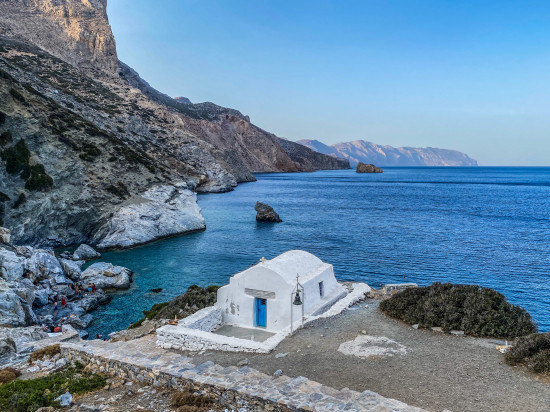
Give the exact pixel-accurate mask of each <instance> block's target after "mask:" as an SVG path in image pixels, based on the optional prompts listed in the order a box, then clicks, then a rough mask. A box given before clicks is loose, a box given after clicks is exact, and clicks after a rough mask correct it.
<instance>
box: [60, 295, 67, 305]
mask: <svg viewBox="0 0 550 412" xmlns="http://www.w3.org/2000/svg"><path fill="white" fill-rule="evenodd" d="M61 306H62V307H65V306H67V299H65V296H62V297H61Z"/></svg>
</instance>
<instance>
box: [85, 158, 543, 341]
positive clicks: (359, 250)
mask: <svg viewBox="0 0 550 412" xmlns="http://www.w3.org/2000/svg"><path fill="white" fill-rule="evenodd" d="M257 177H258V181H257V182H253V183H246V184H242V185H239V187H237V189H236V190H235V191H233V192H230V193H224V194H212V195H200V196H199V205H200V206H201V207H202V209H203V215H204V217H205V219H206V223H207V230H206V231H204V232H200V233H194V234H190V235H185V236H180V237H176V238H171V239H166V240H162V241H158V242H154V243H152V244H149V245H146V246H142V247H139V248H135V249H131V250H126V251H118V252H117V251H115V252H108V253H105V254H104V255H103V258H102V260H103V261H108V262H112V263H114V264H118V265H122V266H126V267H129V268H130V269H132V270H133V271H134V272H135V277H134V284H133V285H132V287H131V288H130V289H129V290H127V291H123V292H118V293H117V294H116V295H115V296H114V299H113V301H112V302H111V303H110V304H109V305H107V306H104V307H102V308H100V309H98V310H97V311H96V312H95V313H94V317H95V320H94V322H93V323H92V325H91V326H90V328H89V329H88V330H89V332H90V335H91V336H95V334H96V333H100V334H106V333H109V332H112V331H114V330H119V329H122V328H125V327H127V326H128V325H129V324H130V323H131V322H134V321H136V320H138V319H139V318H141V316H142V312H141V311H142V310H144V309H148V308H149V307H150V306H151V305H152V304H153V303H157V302H162V301H166V300H169V299H170V298H172V297H174V296H176V295H178V294H181V293H183V292H184V291H185V290H186V288H187V287H188V286H190V285H191V284H193V283H196V284H198V285H202V286H206V285H210V284H219V285H221V284H225V283H227V281H228V279H229V277H230V276H231V275H232V274H234V273H236V272H238V271H240V270H242V269H245V268H246V267H248V266H250V265H252V264H254V263H256V262H257V261H258V260H259V259H260V258H261V257H262V256H265V257H266V258H272V257H274V256H276V255H278V254H279V253H282V252H284V251H286V250H289V249H304V250H307V251H309V252H311V253H314V254H316V255H317V256H319V257H320V258H322V259H323V260H325V261H327V262H330V263H332V264H334V268H335V273H336V276H337V277H338V278H339V279H341V280H361V281H364V282H367V283H369V284H371V285H374V286H378V285H381V284H384V283H390V282H405V281H406V282H417V283H419V284H422V285H427V284H430V283H432V282H436V281H440V282H454V283H469V284H479V285H482V286H487V287H490V288H494V289H496V290H498V291H500V292H502V293H504V294H505V295H506V296H507V298H508V299H509V301H511V302H512V303H515V304H519V305H521V306H524V307H525V308H526V309H527V310H528V311H529V312H530V313H531V314H532V316H533V317H534V318H535V320H536V321H537V322H538V324H539V328H540V329H541V330H550V168H500V167H499V168H496V167H495V168H488V167H477V168H386V169H385V170H384V173H383V174H356V173H355V172H354V171H352V170H344V171H323V172H315V173H294V174H290V173H289V174H287V173H282V174H261V175H258V176H257ZM257 200H260V201H264V202H267V203H269V204H271V205H272V206H273V207H274V208H275V209H276V210H277V212H278V213H279V214H280V215H281V218H282V219H283V220H284V222H283V223H280V224H262V223H257V222H256V221H255V211H254V203H255V202H256V201H257ZM158 287H160V288H163V291H162V292H161V293H158V294H155V293H152V292H151V291H150V290H151V289H152V288H158Z"/></svg>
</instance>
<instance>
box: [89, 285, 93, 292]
mask: <svg viewBox="0 0 550 412" xmlns="http://www.w3.org/2000/svg"><path fill="white" fill-rule="evenodd" d="M92 291H93V288H92V284H91V283H88V292H90V293H92Z"/></svg>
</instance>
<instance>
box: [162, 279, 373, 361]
mask: <svg viewBox="0 0 550 412" xmlns="http://www.w3.org/2000/svg"><path fill="white" fill-rule="evenodd" d="M370 291H371V288H370V286H368V285H367V284H366V283H353V284H352V285H351V290H350V291H349V293H345V294H339V295H337V296H335V297H334V298H333V299H331V302H330V305H326V306H324V308H325V311H324V312H323V313H321V314H320V315H317V316H313V315H310V316H306V318H305V319H304V325H305V324H306V323H309V322H312V321H314V320H316V319H320V318H325V317H329V316H334V315H337V314H339V313H341V312H342V311H344V310H345V309H347V308H348V307H349V306H351V305H353V304H354V303H356V302H357V301H359V300H361V299H363V298H364V297H365V295H366V294H367V293H369V292H370ZM329 306H330V307H329ZM319 311H320V309H319V310H318V312H319ZM221 324H222V309H221V308H218V307H217V306H209V307H207V308H204V309H201V310H200V311H198V312H196V313H195V314H193V315H191V316H189V317H187V318H185V319H183V320H181V321H180V322H179V323H178V325H165V326H162V327H161V328H158V329H157V345H158V346H160V347H161V348H163V349H177V350H190V351H201V350H222V351H227V352H256V353H269V352H271V351H272V350H273V349H274V348H275V347H276V346H277V345H278V344H279V343H281V342H282V341H283V339H285V338H286V337H287V336H289V335H290V334H291V330H290V326H289V327H287V328H285V329H283V330H281V331H280V332H279V333H276V334H275V335H273V336H271V337H270V338H268V339H266V340H265V341H263V342H255V341H252V340H248V339H240V338H234V337H229V336H222V335H217V334H215V333H212V332H211V331H213V330H214V329H216V328H217V327H219V326H221ZM301 326H302V322H301V321H300V320H298V321H296V322H294V330H297V329H299V328H300V327H301Z"/></svg>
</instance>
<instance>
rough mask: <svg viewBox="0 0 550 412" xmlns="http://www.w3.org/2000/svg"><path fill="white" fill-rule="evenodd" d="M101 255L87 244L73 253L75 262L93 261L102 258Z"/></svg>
mask: <svg viewBox="0 0 550 412" xmlns="http://www.w3.org/2000/svg"><path fill="white" fill-rule="evenodd" d="M100 257H101V254H100V253H99V252H97V251H96V250H95V249H94V248H93V247H91V246H88V245H86V244H84V243H83V244H81V245H80V246H79V247H77V248H76V250H75V251H74V253H73V260H93V259H97V258H100Z"/></svg>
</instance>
